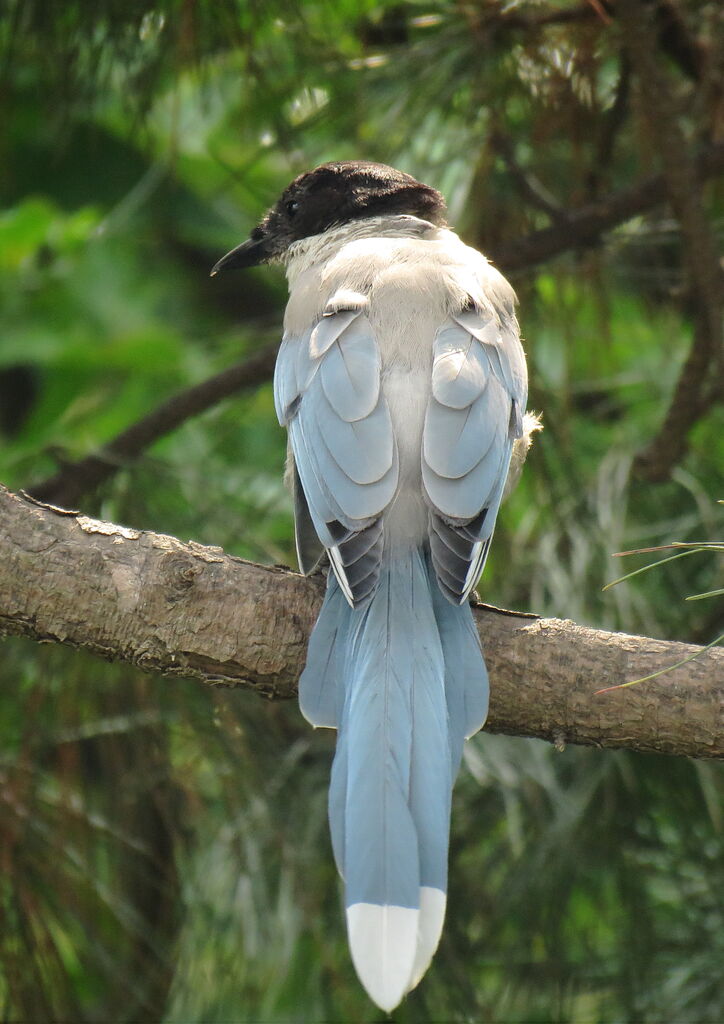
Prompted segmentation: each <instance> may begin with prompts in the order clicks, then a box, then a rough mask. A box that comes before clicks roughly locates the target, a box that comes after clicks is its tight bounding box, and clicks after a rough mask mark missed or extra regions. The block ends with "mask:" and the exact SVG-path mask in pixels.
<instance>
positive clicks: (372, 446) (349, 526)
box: [274, 293, 398, 606]
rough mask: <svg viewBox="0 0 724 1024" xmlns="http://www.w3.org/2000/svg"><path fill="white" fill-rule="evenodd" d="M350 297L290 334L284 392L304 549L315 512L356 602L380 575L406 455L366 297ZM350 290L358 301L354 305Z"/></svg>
mask: <svg viewBox="0 0 724 1024" xmlns="http://www.w3.org/2000/svg"><path fill="white" fill-rule="evenodd" d="M344 298H345V300H346V305H345V306H344V307H343V308H340V305H339V303H337V302H335V299H334V297H333V298H332V299H331V300H330V302H329V303H328V305H327V309H326V310H325V313H324V315H323V316H322V317H321V318H320V319H319V320H318V321H317V322H316V323H315V324H312V325H310V328H309V330H308V331H306V332H304V333H302V334H300V335H285V337H284V339H283V341H282V345H281V347H280V350H279V356H278V358H277V365H276V369H275V374H274V399H275V406H276V411H277V416H278V418H279V422H280V423H281V424H282V425H285V426H287V428H288V431H289V441H290V445H291V449H292V454H293V456H294V464H295V470H296V473H297V474H298V479H299V482H300V483H301V489H302V490H303V493H304V497H305V499H306V502H305V504H302V503H300V502H299V501H297V502H296V507H297V516H296V517H295V526H296V533H297V547H298V551H300V552H302V551H307V550H309V548H310V543H309V522H310V521H311V523H312V525H313V527H314V530H315V531H316V534H317V536H318V538H319V540H320V541H321V543H322V544H323V545H324V547H325V548H326V549H327V551H328V553H329V557H330V561H331V563H332V567H333V569H334V572H335V574H336V576H337V578H338V580H339V584H340V587H341V588H342V591H343V593H344V595H345V597H346V599H347V601H348V602H349V603H350V604H351V605H352V606H356V605H358V604H360V603H361V602H363V601H364V600H365V599H366V598H367V597H368V596H369V595H370V594H371V593H372V591H373V590H374V587H375V585H376V583H377V579H378V577H379V565H380V557H381V553H382V545H383V526H382V520H381V514H382V512H383V511H384V509H385V508H386V507H387V506H388V505H389V503H390V501H391V500H392V498H393V496H394V494H395V491H396V490H397V482H398V458H397V448H396V445H395V440H394V434H393V429H392V421H391V419H390V412H389V409H388V407H387V402H386V400H385V397H384V395H383V394H382V390H381V386H380V354H379V349H378V346H377V341H376V339H375V337H374V334H373V332H372V329H371V327H370V323H369V320H368V318H367V315H366V299H365V298H364V297H363V296H354V295H352V296H350V295H349V293H347V294H345V296H344ZM350 298H351V299H352V300H353V301H354V300H357V303H356V305H353V306H352V308H350ZM300 513H301V514H300ZM311 547H312V550H313V545H312V546H311ZM310 561H311V559H305V560H304V561H303V562H301V564H302V567H303V568H304V567H305V565H307V564H309V562H310Z"/></svg>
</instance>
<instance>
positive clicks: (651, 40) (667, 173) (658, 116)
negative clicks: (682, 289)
mask: <svg viewBox="0 0 724 1024" xmlns="http://www.w3.org/2000/svg"><path fill="white" fill-rule="evenodd" d="M619 16H620V19H621V25H622V28H623V30H624V46H625V48H626V50H627V52H628V56H629V60H630V62H631V65H632V67H633V68H634V70H635V72H636V76H637V79H638V87H639V93H640V96H641V100H642V107H643V115H644V118H645V120H646V122H647V124H648V127H649V130H650V132H651V135H652V137H653V139H654V142H655V144H656V148H657V150H658V154H659V158H660V160H661V163H662V166H663V168H664V174H663V177H664V181H665V185H666V192H667V195H668V198H669V200H670V202H671V206H672V208H673V210H674V213H675V214H676V218H677V220H678V222H679V225H680V227H681V241H682V254H683V261H684V270H685V274H686V279H687V285H688V291H689V295H690V299H691V301H690V305H691V310H692V320H693V323H694V341H693V344H692V346H691V351H690V352H689V355H688V357H687V359H686V362H685V364H684V367H683V369H682V371H681V375H680V377H679V380H678V382H677V385H676V388H675V389H674V395H673V398H672V400H671V405H670V407H669V410H668V412H667V413H666V416H665V417H664V421H663V423H662V425H661V428H660V430H659V432H658V434H657V435H656V437H654V438H653V440H652V441H650V442H649V444H648V445H647V446H646V448H645V449H643V450H642V451H641V452H639V454H638V456H637V458H636V462H635V468H636V470H637V471H638V472H639V474H640V475H641V476H643V477H644V478H645V479H647V480H652V481H661V480H665V479H667V478H668V476H669V473H670V472H671V469H672V467H673V466H675V465H676V464H677V463H678V462H680V461H681V459H682V458H683V456H684V455H685V454H686V451H687V448H688V433H689V430H690V429H691V427H692V426H693V425H694V424H695V423H696V422H697V420H698V419H700V417H701V416H702V415H704V414H705V413H706V412H707V411H708V409H709V408H710V406H711V405H712V404H713V403H714V402H715V401H716V400H717V399H718V398H720V397H721V395H722V390H721V378H722V375H723V374H724V339H723V337H722V314H723V313H724V300H723V299H722V292H723V291H724V287H723V286H724V275H723V274H722V269H721V264H720V262H719V251H718V246H717V242H716V238H715V237H714V234H713V232H712V230H711V226H710V221H711V218H710V216H709V215H708V213H707V211H706V210H705V208H704V203H703V201H702V195H701V189H700V187H699V175H698V172H697V167H696V162H695V160H694V159H692V158H691V157H690V156H689V153H690V149H691V147H690V144H689V141H688V139H687V137H686V135H685V133H684V130H683V129H682V127H681V123H680V122H681V114H682V112H681V110H680V109H679V108H680V104H679V103H678V102H677V100H676V99H675V98H674V93H673V88H672V85H671V83H670V81H669V76H668V75H667V74H666V73H665V71H664V68H663V62H662V60H661V57H660V52H659V51H658V50H657V48H656V44H655V38H656V35H655V32H654V20H653V18H652V17H651V16H650V12H649V10H648V8H647V7H646V6H645V5H644V4H643V3H642V2H641V0H628V2H627V3H625V4H622V5H621V9H620V12H619Z"/></svg>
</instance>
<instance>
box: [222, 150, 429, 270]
mask: <svg viewBox="0 0 724 1024" xmlns="http://www.w3.org/2000/svg"><path fill="white" fill-rule="evenodd" d="M396 214H397V215H399V214H408V215H412V216H414V217H420V218H422V219H423V220H427V221H430V222H431V223H433V224H436V225H444V223H445V200H444V199H443V197H442V196H441V195H440V193H439V192H438V191H436V190H435V189H434V188H431V187H430V186H429V185H423V183H422V182H420V181H417V180H416V179H415V178H413V177H412V176H411V175H410V174H405V173H404V172H403V171H397V170H395V168H394V167H388V166H387V165H386V164H376V163H369V162H367V161H364V160H349V161H341V162H338V163H329V164H322V165H321V166H320V167H315V169H314V170H313V171H307V172H306V173H305V174H300V175H299V177H298V178H295V179H294V181H293V182H292V183H291V185H289V186H287V188H286V189H285V190H284V192H283V193H282V195H281V197H280V198H279V200H278V201H277V203H276V204H275V205H274V206H273V207H272V208H271V210H269V212H268V213H267V215H266V217H264V219H263V220H262V221H261V223H260V224H259V225H258V226H257V227H255V228H254V230H253V231H252V232H251V235H250V236H249V239H248V240H247V241H246V242H243V243H242V244H241V245H238V246H237V247H236V248H235V249H232V250H231V252H229V253H227V254H226V256H224V257H222V258H221V259H220V260H219V262H218V263H217V264H216V265H215V266H214V267H213V269H212V271H211V276H212V277H213V276H214V275H215V274H218V273H219V271H220V270H226V269H229V268H241V267H253V266H256V265H257V264H259V263H270V262H274V261H279V260H282V259H283V258H284V255H285V253H286V252H287V250H288V248H289V246H290V245H292V243H293V242H298V241H300V240H301V239H302V238H309V237H310V236H311V235H320V234H322V232H324V231H326V230H327V229H328V228H331V227H333V226H336V225H341V224H347V223H349V222H350V221H354V220H359V219H361V218H363V217H383V216H386V215H389V216H394V215H396Z"/></svg>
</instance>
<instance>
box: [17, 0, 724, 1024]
mask: <svg viewBox="0 0 724 1024" xmlns="http://www.w3.org/2000/svg"><path fill="white" fill-rule="evenodd" d="M0 11H1V13H2V20H1V21H0V51H1V59H2V67H1V69H0V110H1V111H2V116H1V119H0V200H1V203H2V212H1V213H0V268H1V275H0V480H2V482H3V483H5V484H6V485H7V486H9V487H11V488H15V489H18V488H24V489H26V490H29V491H31V492H33V493H36V494H39V495H43V496H45V497H47V498H48V499H52V500H54V501H56V502H57V503H59V504H65V505H68V506H70V507H74V508H80V509H82V510H83V512H85V513H87V514H90V515H94V516H100V517H103V518H107V519H110V520H113V521H117V522H121V523H124V524H127V525H130V526H134V527H139V528H145V529H150V530H156V531H160V532H164V533H172V534H175V535H177V536H179V537H180V538H182V539H184V540H185V539H189V538H193V539H194V540H197V541H200V542H202V543H208V544H217V545H223V547H224V548H225V549H226V550H227V551H229V552H231V553H233V554H236V555H240V556H243V557H245V558H250V559H254V560H257V561H262V562H283V563H287V564H291V565H293V564H294V556H293V543H292V520H291V510H290V502H289V499H288V496H287V495H286V493H285V491H284V489H283V487H282V482H281V477H282V465H283V459H284V448H285V440H284V436H283V432H282V431H281V430H280V428H279V427H278V425H277V422H276V419H275V416H274V412H273V403H272V395H271V386H270V383H269V376H270V373H269V369H268V365H267V364H269V365H270V360H267V363H265V364H264V366H265V367H266V369H264V367H262V372H259V369H258V365H257V364H255V363H254V362H253V360H254V359H255V358H257V359H258V355H259V353H260V352H264V351H269V347H270V346H273V345H275V344H276V342H277V340H278V338H279V333H280V324H281V317H282V310H283V306H284V302H285V297H286V287H285V280H284V276H283V273H282V271H281V270H280V269H278V268H276V269H274V268H272V269H270V268H262V269H260V270H254V271H251V272H248V273H245V274H239V275H233V274H230V275H228V276H223V277H221V278H219V279H215V280H210V279H209V273H208V272H209V269H210V267H211V265H212V264H213V263H214V262H215V260H216V259H217V258H218V257H219V256H220V255H222V254H223V253H224V252H226V251H227V250H228V249H230V248H231V247H232V246H233V245H235V244H237V243H238V242H239V241H241V240H242V239H243V238H245V237H246V235H247V233H248V231H249V229H250V228H251V227H252V226H253V225H254V224H255V223H256V222H257V221H258V219H259V218H260V216H261V215H262V213H263V212H264V211H265V209H266V208H267V206H269V205H270V204H271V203H272V202H273V201H274V200H275V198H276V197H277V195H278V193H279V192H280V190H281V189H282V188H283V187H284V186H285V185H286V184H287V182H288V181H289V180H290V179H291V178H292V177H293V176H294V175H296V174H298V173H300V172H301V171H303V170H306V169H308V168H310V167H312V166H314V165H315V164H317V163H320V162H322V161H325V160H330V159H355V158H364V159H373V160H380V161H383V162H387V163H391V164H393V165H396V166H398V167H401V168H402V169H404V170H405V171H408V172H410V173H412V174H414V175H415V176H417V177H419V178H421V179H422V180H424V181H426V182H429V183H430V184H432V185H434V186H436V187H437V188H439V189H441V190H442V191H443V192H444V193H445V195H446V196H447V198H448V200H449V208H450V220H451V223H452V224H453V225H454V226H455V227H456V229H457V230H458V231H459V232H460V233H461V234H462V235H463V237H464V238H465V240H467V241H468V242H470V243H471V244H473V245H475V246H477V247H479V248H481V249H482V250H483V251H484V252H486V253H487V254H488V255H489V256H490V257H491V258H493V259H494V260H495V261H496V263H497V265H498V266H499V267H500V269H501V270H502V271H503V272H504V273H506V274H507V275H508V276H509V277H510V278H511V280H512V281H513V283H514V285H515V287H516V288H517V290H518V294H519V298H520V320H521V327H522V331H523V336H524V338H525V343H526V348H527V351H528V358H529V366H530V371H531V402H530V404H531V407H532V408H534V409H536V410H541V411H542V412H543V417H544V423H545V431H544V432H543V434H542V435H541V436H540V438H539V440H538V441H537V443H536V445H535V447H534V450H533V452H532V454H531V457H530V459H529V463H528V467H527V469H526V472H525V474H524V478H523V481H522V483H521V485H520V487H519V489H518V491H517V492H516V494H515V495H514V497H513V498H512V499H511V501H510V502H509V504H508V506H507V507H506V508H505V509H504V510H503V512H502V514H501V517H500V520H499V527H498V531H497V537H496V543H495V545H494V547H493V551H492V554H491V557H490V560H489V562H488V567H487V569H486V574H485V578H484V580H483V584H482V587H481V594H482V597H483V599H484V600H486V601H488V602H490V603H492V604H496V605H500V606H504V607H510V608H517V609H521V610H530V611H535V612H538V613H540V614H543V615H551V616H560V617H565V618H571V619H574V620H576V621H578V622H581V623H587V624H590V625H594V626H599V627H603V628H607V629H617V630H619V629H620V630H625V631H628V632H639V633H643V634H647V635H651V636H656V637H663V638H667V639H676V640H684V641H690V642H695V643H702V644H704V643H708V642H710V641H711V640H713V639H714V638H715V637H716V636H717V633H720V632H721V631H722V623H723V622H724V610H723V607H722V599H721V597H719V598H716V597H715V598H712V599H708V600H700V601H686V597H687V596H690V595H695V594H699V593H702V592H705V591H712V590H714V589H715V588H717V587H721V582H720V580H721V563H719V564H717V563H716V562H715V561H714V560H713V558H711V557H706V556H704V555H694V556H692V557H689V558H685V559H682V560H679V561H675V562H672V563H668V564H666V565H664V566H662V567H661V568H659V569H656V570H653V571H652V572H648V573H643V574H641V575H639V576H636V577H634V578H633V579H631V580H630V581H628V582H626V583H623V584H620V585H618V586H617V587H615V588H613V589H612V590H609V591H606V592H605V593H604V592H602V587H603V586H604V585H605V583H606V582H608V581H610V580H612V579H613V578H615V577H616V576H619V575H622V574H623V573H624V572H626V571H630V570H631V569H634V568H638V567H640V566H643V565H645V564H646V563H647V560H650V558H651V556H645V557H641V556H638V557H636V556H634V557H628V558H626V559H613V558H612V557H611V556H612V554H613V553H614V552H618V551H622V550H628V549H632V548H638V547H644V546H653V545H659V544H665V543H668V542H671V541H713V540H717V539H719V540H721V539H722V532H723V529H722V514H721V508H722V506H720V505H717V504H716V502H717V499H721V498H724V413H723V411H722V405H721V402H720V401H719V402H717V397H718V398H719V399H720V398H721V381H722V379H723V377H724V373H723V370H722V357H721V335H720V327H719V324H720V321H719V319H718V318H719V317H720V316H721V301H722V289H721V287H720V285H721V282H720V279H719V277H717V275H718V274H720V268H719V263H718V253H717V246H718V240H720V239H721V236H722V233H723V232H724V191H723V189H722V173H721V171H722V168H724V160H723V159H722V139H724V102H723V100H722V96H723V92H722V76H723V74H724V70H723V69H724V14H723V10H722V7H721V5H720V3H718V2H716V0H713V2H702V0H690V2H683V0H681V2H673V0H672V2H655V0H649V2H642V0H635V2H634V0H631V3H630V4H629V3H627V4H620V3H619V4H615V5H614V4H608V3H605V2H604V0H579V2H565V0H560V2H556V3H553V2H551V3H546V2H533V0H527V2H525V0H521V2H515V0H510V2H496V0H473V2H470V3H463V2H457V0H420V2H418V0H304V2H302V0H284V2H282V0H279V2H275V0H263V2H262V0H158V2H156V3H155V4H153V5H149V3H147V2H146V0H96V2H93V3H90V2H88V0H62V2H61V0H22V2H20V0H5V3H4V4H2V7H1V8H0ZM717 154H718V156H717ZM717 160H718V161H719V162H718V164H717ZM697 161H699V163H698V164H697ZM697 166H699V167H700V169H703V171H702V173H704V175H705V177H706V183H703V179H699V178H698V177H697V173H696V169H697ZM717 170H718V174H717V173H716V172H717ZM656 175H663V176H664V178H663V181H664V184H662V179H661V178H658V179H656V177H655V176H656ZM652 176H653V177H652ZM642 182H643V183H644V185H643V186H641V187H639V186H640V185H641V183H642ZM665 188H668V190H669V194H670V196H671V199H672V201H671V203H669V204H666V203H658V204H656V203H655V202H654V200H655V199H656V198H657V197H659V198H661V196H663V194H664V189H665ZM636 189H638V192H637V191H636ZM657 189H658V192H657V191H656V190H657ZM627 202H628V205H626V203H627ZM617 204H618V205H617ZM582 209H583V210H584V212H585V211H589V214H590V216H589V218H588V220H586V218H585V217H583V218H581V216H580V215H579V214H578V213H577V212H576V211H580V210H582ZM597 218H598V219H597ZM582 219H583V222H584V223H583V228H582V227H581V223H582ZM586 225H587V227H586ZM536 232H537V234H535V233H536ZM531 238H532V243H531ZM521 240H522V241H521ZM526 240H527V241H526ZM536 246H537V248H536ZM717 332H719V333H717ZM249 360H252V363H251V364H250V365H251V366H252V367H256V369H255V370H254V371H253V372H252V370H250V371H249V373H247V372H246V367H245V365H244V364H245V363H246V362H248V361H249ZM717 360H719V362H717ZM239 364H241V369H239ZM234 367H236V371H235V372H236V377H235V378H234V380H235V381H237V384H236V385H235V387H236V393H235V394H234V395H233V396H232V397H230V398H225V399H224V400H220V399H219V400H216V401H209V402H207V403H206V407H205V408H204V410H203V411H202V412H200V413H199V414H198V415H194V416H189V417H187V418H184V416H183V415H182V416H180V417H178V420H179V422H178V423H174V424H173V426H174V429H173V430H169V429H167V430H166V432H165V433H164V432H163V431H160V432H157V434H154V433H153V431H151V433H150V434H148V436H146V435H144V437H143V439H142V440H141V441H140V442H139V443H138V444H136V445H135V447H134V445H130V446H127V447H126V448H124V447H123V446H122V445H121V446H120V448H118V450H117V451H116V454H115V455H114V456H113V457H112V458H110V459H109V460H107V461H106V463H105V470H104V472H103V473H102V474H101V476H102V479H100V478H95V477H93V476H92V474H89V472H88V466H87V464H81V467H80V470H79V469H78V466H77V463H78V460H81V459H83V458H85V457H86V456H88V455H89V454H92V453H93V452H95V451H97V450H98V448H99V447H100V446H101V445H105V444H108V443H109V442H111V441H112V440H113V439H114V438H115V437H116V436H117V435H119V434H121V433H122V432H123V431H125V430H126V429H127V428H128V427H129V426H131V425H133V424H134V423H135V422H136V421H138V420H140V419H141V418H142V417H144V416H147V415H148V414H149V413H151V412H153V411H154V410H155V409H156V408H157V406H158V405H159V404H160V403H161V402H163V401H164V400H166V399H167V398H169V397H171V396H172V395H174V394H176V393H178V392H183V391H184V390H185V389H188V388H190V387H192V386H194V385H196V384H198V383H200V382H202V381H204V380H205V379H207V378H210V377H212V376H213V375H215V374H221V373H223V372H224V371H226V370H227V369H229V368H234ZM220 380H221V383H220V384H219V387H218V388H217V391H218V394H221V392H222V390H223V386H224V380H227V382H228V377H223V376H222V378H221V379H220ZM227 390H231V388H228V387H227ZM212 393H214V391H213V388H212ZM180 421H182V422H180ZM84 465H85V469H84V468H83V466H84ZM595 684H596V680H595V679H592V680H591V689H592V690H594V689H595V688H596V686H595ZM642 685H645V684H642ZM0 722H1V723H2V725H1V729H2V742H1V743H0V864H1V870H0V922H1V926H0V1017H2V1019H3V1020H4V1021H31V1022H35V1021H74V1022H81V1021H88V1022H99V1021H103V1022H106V1021H107V1022H132V1021H167V1022H170V1024H172V1022H178V1024H182V1022H189V1021H204V1022H220V1024H221V1022H235V1021H239V1022H241V1021H319V1020H325V1021H343V1020H344V1021H347V1020H349V1021H368V1020H375V1019H379V1018H380V1014H379V1013H378V1012H376V1011H375V1008H374V1007H373V1006H372V1004H371V1003H370V1002H369V1001H368V1000H367V998H366V997H365V995H364V993H363V991H362V989H361V988H360V986H359V984H358V982H357V980H356V978H355V975H354V971H353V968H352V965H351V962H350V960H349V955H348V952H347V944H346V937H345V932H344V922H343V915H342V912H341V908H340V902H339V888H338V881H337V878H336V875H335V870H334V867H333V862H332V856H331V850H330V843H329V839H328V834H327V826H326V790H327V778H328V772H329V765H330V759H331V755H332V750H333V737H332V736H331V735H330V734H327V733H325V732H322V733H316V734H314V733H312V731H311V730H310V729H309V728H308V727H307V726H306V724H305V723H304V722H303V721H302V720H301V717H300V715H299V713H298V711H297V709H296V706H293V705H291V704H277V705H273V704H268V703H266V702H262V701H261V700H259V699H258V698H257V697H255V696H254V695H253V694H251V693H245V692H242V691H233V692H229V691H223V692H222V691H214V690H212V689H211V688H204V687H203V686H201V685H199V684H198V683H195V682H184V681H179V680H176V679H174V680H172V681H171V680H163V679H160V678H153V677H150V676H143V675H141V674H140V673H138V672H136V671H134V670H133V669H131V668H128V667H126V666H118V665H110V664H106V663H104V662H102V661H99V660H96V659H94V658H91V657H90V656H87V655H84V654H81V653H77V652H71V651H66V650H63V649H61V648H53V647H50V646H39V645H35V644H33V643H31V642H30V641H22V640H6V641H5V642H3V645H2V659H1V660H0ZM723 795H724V776H723V774H722V771H721V767H720V766H719V765H715V764H712V763H707V762H704V761H697V762H695V761H685V760H680V759H674V758H665V757H654V756H644V755H636V754H634V753H631V752H628V751H625V750H622V751H607V752H600V751H596V750H593V749H583V748H579V749H574V748H568V749H566V750H565V751H564V752H557V751H555V750H553V748H551V747H550V746H548V745H546V744H544V743H542V742H537V741H529V740H528V741H526V740H521V739H515V738H510V737H505V736H484V735H480V736H478V737H476V738H475V739H474V740H473V741H471V742H470V743H469V744H468V747H467V753H466V759H465V764H464V766H463V770H462V773H461V777H460V779H459V782H458V785H457V788H456V790H455V796H454V808H453V832H452V848H451V871H450V876H451V893H450V899H449V905H448V906H449V910H448V920H447V926H446V929H445V932H444V935H443V939H442V944H441V948H440V950H439V953H438V955H437V957H436V959H435V961H434V963H433V966H432V968H431V970H430V971H429V973H428V975H427V977H426V978H425V980H424V982H423V983H422V984H421V985H420V987H419V989H418V990H416V991H415V992H414V993H413V994H412V995H411V996H410V997H409V999H408V1000H407V1001H406V1003H405V1005H404V1006H402V1007H401V1008H400V1009H399V1010H398V1011H396V1013H395V1015H394V1016H395V1019H396V1020H399V1021H410V1022H412V1021H415V1022H420V1021H495V1022H498V1021H500V1022H514V1021H520V1022H524V1021H540V1022H546V1021H556V1022H559V1021H561V1022H563V1021H571V1022H612V1021H657V1022H663V1021H666V1022H683V1021H686V1022H700V1021H711V1022H719V1021H721V1020H723V1019H724V980H723V975H722V964H723V963H724V897H723V895H722V894H723V893H724V812H723V810H722V807H723V804H722V796H723Z"/></svg>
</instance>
